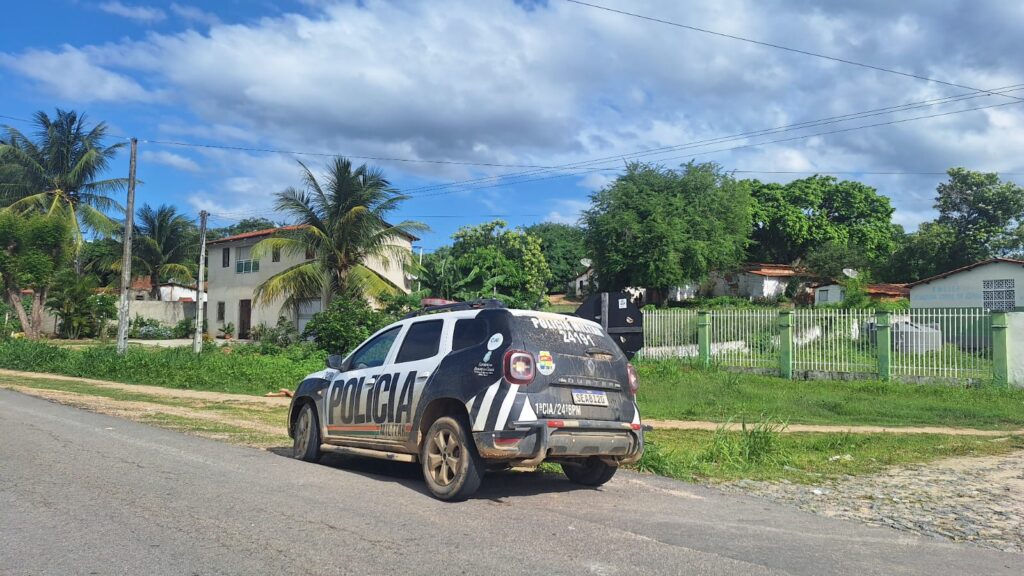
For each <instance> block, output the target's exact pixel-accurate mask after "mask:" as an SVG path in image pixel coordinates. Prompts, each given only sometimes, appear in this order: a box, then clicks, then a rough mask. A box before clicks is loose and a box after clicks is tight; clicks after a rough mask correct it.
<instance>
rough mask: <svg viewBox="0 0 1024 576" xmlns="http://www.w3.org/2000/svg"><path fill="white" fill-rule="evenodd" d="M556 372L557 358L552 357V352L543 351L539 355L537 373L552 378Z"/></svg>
mask: <svg viewBox="0 0 1024 576" xmlns="http://www.w3.org/2000/svg"><path fill="white" fill-rule="evenodd" d="M554 371H555V358H554V357H553V356H551V352H548V351H547V350H541V351H540V353H539V354H537V372H540V373H541V374H543V375H545V376H550V375H551V373H552V372H554Z"/></svg>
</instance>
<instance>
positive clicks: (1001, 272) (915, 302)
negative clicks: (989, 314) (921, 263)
mask: <svg viewBox="0 0 1024 576" xmlns="http://www.w3.org/2000/svg"><path fill="white" fill-rule="evenodd" d="M1010 279H1012V280H1014V284H1015V291H1016V294H1015V296H1016V302H1015V306H1016V307H1024V266H1021V265H1020V264H1011V263H1009V262H993V263H991V264H985V265H984V266H978V267H977V268H972V269H970V270H965V271H963V272H957V273H956V274H953V275H952V276H947V277H945V278H939V279H937V280H932V281H931V282H928V283H927V284H918V285H917V286H914V287H912V288H911V289H910V307H911V308H983V307H984V303H983V300H982V282H983V281H985V280H1010Z"/></svg>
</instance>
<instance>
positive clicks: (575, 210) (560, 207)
mask: <svg viewBox="0 0 1024 576" xmlns="http://www.w3.org/2000/svg"><path fill="white" fill-rule="evenodd" d="M554 205H555V206H556V208H555V209H554V210H552V211H550V212H548V215H547V217H545V218H544V221H545V222H557V223H559V224H577V223H578V222H579V220H580V216H582V214H583V211H584V210H586V209H587V208H590V202H587V201H586V200H574V199H561V200H555V201H554Z"/></svg>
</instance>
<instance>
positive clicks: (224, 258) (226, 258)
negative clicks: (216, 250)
mask: <svg viewBox="0 0 1024 576" xmlns="http://www.w3.org/2000/svg"><path fill="white" fill-rule="evenodd" d="M228 266H231V248H225V249H223V250H221V251H220V267H221V268H227V267H228Z"/></svg>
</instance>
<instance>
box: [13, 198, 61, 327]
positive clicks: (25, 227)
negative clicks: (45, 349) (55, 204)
mask: <svg viewBox="0 0 1024 576" xmlns="http://www.w3.org/2000/svg"><path fill="white" fill-rule="evenodd" d="M72 239H73V232H72V229H71V225H70V224H69V219H68V215H67V214H62V213H61V209H60V208H58V209H56V210H55V211H54V212H50V213H48V214H29V215H24V214H16V213H14V212H11V211H9V210H2V211H0V281H2V283H3V287H4V298H5V299H6V300H7V303H8V304H9V305H10V306H11V308H13V309H14V310H15V312H16V313H17V315H18V320H19V321H20V322H21V326H22V330H24V332H25V336H26V337H28V338H38V337H39V336H40V335H41V334H42V330H43V307H44V305H45V303H46V301H47V295H48V293H49V290H50V286H51V285H52V283H53V279H54V276H55V275H56V274H57V272H58V271H60V270H61V269H62V268H63V267H64V266H66V265H67V264H68V262H69V261H70V259H71V254H72V253H73V252H74V248H73V243H72ZM25 290H30V291H31V296H29V297H28V298H29V299H30V300H31V303H30V305H29V309H28V310H26V308H25V307H24V306H23V305H22V299H23V296H24V293H23V291H25Z"/></svg>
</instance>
